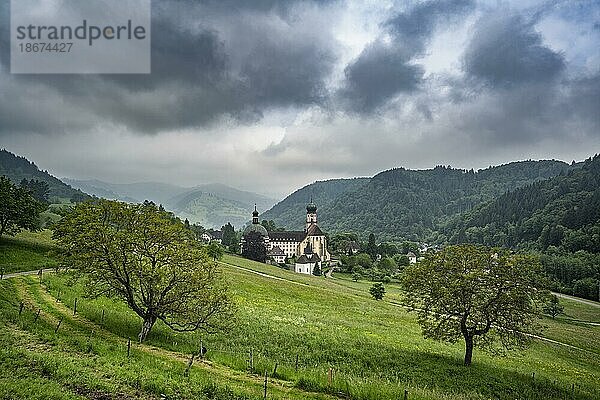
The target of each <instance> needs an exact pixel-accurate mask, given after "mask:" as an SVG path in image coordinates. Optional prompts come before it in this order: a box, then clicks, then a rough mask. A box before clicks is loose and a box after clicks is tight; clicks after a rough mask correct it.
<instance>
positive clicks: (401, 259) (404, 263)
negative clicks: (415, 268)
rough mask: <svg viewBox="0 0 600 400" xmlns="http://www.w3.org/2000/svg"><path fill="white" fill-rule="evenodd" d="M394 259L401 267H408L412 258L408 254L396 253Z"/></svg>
mask: <svg viewBox="0 0 600 400" xmlns="http://www.w3.org/2000/svg"><path fill="white" fill-rule="evenodd" d="M394 261H396V264H397V265H398V266H399V267H408V266H409V265H410V259H409V258H408V256H407V255H406V254H396V255H395V256H394Z"/></svg>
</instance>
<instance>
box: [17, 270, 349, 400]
mask: <svg viewBox="0 0 600 400" xmlns="http://www.w3.org/2000/svg"><path fill="white" fill-rule="evenodd" d="M34 272H35V273H37V272H36V271H34ZM29 275H31V274H29ZM15 277H18V276H15ZM16 288H17V292H18V295H19V297H21V299H22V300H23V301H24V302H25V304H26V305H27V306H28V308H29V309H30V310H31V311H35V310H37V309H40V310H41V313H40V316H39V318H40V319H44V320H45V321H47V322H48V323H50V324H54V325H56V324H57V323H58V321H59V319H61V320H63V321H64V322H63V324H62V325H61V328H60V330H61V331H63V332H64V331H70V330H74V331H80V333H81V331H90V332H93V334H94V336H95V337H101V338H102V339H103V340H106V341H110V342H113V343H115V342H116V343H119V344H121V345H122V346H123V347H124V348H126V343H127V339H126V338H123V337H121V336H118V335H117V334H115V333H113V332H111V331H109V330H107V329H104V327H102V326H101V325H98V324H96V323H95V322H93V321H90V320H88V319H86V318H85V317H83V316H82V315H81V314H76V315H73V311H72V310H71V309H70V308H69V307H67V306H66V305H65V304H63V303H62V302H59V301H57V300H56V298H55V297H53V296H52V295H51V294H50V293H48V292H47V291H46V290H45V287H44V286H39V285H37V284H36V286H35V288H34V289H31V288H30V287H29V286H28V285H27V284H26V283H25V282H24V281H23V280H20V281H19V282H18V283H17V285H16ZM34 291H35V292H34ZM36 296H37V297H39V299H36ZM56 314H58V315H59V316H60V317H58V316H57V315H56ZM131 344H132V350H137V351H142V352H145V353H147V354H152V355H154V356H157V357H164V358H168V359H171V360H175V361H178V362H180V363H183V364H186V365H187V363H188V362H189V359H190V355H188V354H183V353H178V352H174V351H170V350H166V349H163V348H160V347H155V346H151V345H147V344H139V343H137V342H133V341H132V343H131ZM193 368H194V369H195V368H199V369H203V370H206V371H209V372H210V373H214V374H216V375H218V376H220V377H222V378H224V379H229V380H233V381H237V382H240V383H241V384H252V385H256V386H260V387H262V385H263V382H264V377H262V376H258V375H249V374H247V373H246V372H243V371H238V370H235V369H232V368H229V367H227V366H224V365H219V364H215V363H213V362H211V361H209V360H202V359H196V360H195V362H194V365H193ZM268 386H269V388H270V391H271V392H274V394H277V395H279V396H284V397H285V394H286V393H289V394H295V395H296V396H302V397H305V398H316V399H336V398H337V397H334V396H330V395H327V394H325V393H320V392H308V391H303V390H301V389H297V388H296V387H295V386H294V382H291V381H286V380H282V379H273V378H269V383H268Z"/></svg>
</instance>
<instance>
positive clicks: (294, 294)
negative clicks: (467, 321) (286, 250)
mask: <svg viewBox="0 0 600 400" xmlns="http://www.w3.org/2000/svg"><path fill="white" fill-rule="evenodd" d="M38 265H39V264H36V265H35V266H34V267H33V268H30V269H36V268H37V267H38ZM222 266H223V273H224V276H225V278H226V279H227V280H228V281H229V283H230V286H231V291H232V294H233V297H234V299H235V303H236V304H237V313H236V319H235V321H234V323H233V324H232V327H231V329H229V330H228V331H226V332H220V333H217V334H207V333H205V332H196V333H193V334H190V333H187V334H181V333H175V332H173V331H170V330H169V329H167V328H166V327H165V326H164V325H162V324H161V323H158V324H157V325H156V326H155V328H154V329H153V331H152V332H151V334H150V336H149V338H148V341H147V342H146V343H145V344H143V345H138V344H137V343H135V342H132V345H131V349H130V354H129V357H128V355H127V342H128V338H131V339H132V341H134V339H135V338H136V336H137V333H138V330H139V327H140V321H139V318H138V317H137V316H135V315H134V314H133V312H131V311H129V310H128V309H127V307H126V306H125V305H123V304H121V303H119V302H115V301H114V300H111V299H107V298H99V299H95V300H91V299H87V298H85V293H84V292H83V288H82V286H81V285H80V283H78V282H76V281H74V280H73V275H71V274H68V273H60V274H45V276H44V277H43V282H42V283H40V281H39V278H38V277H37V276H30V277H20V278H12V279H8V280H4V281H2V282H0V371H3V372H2V374H0V398H2V399H22V398H27V399H29V398H32V399H36V398H39V399H46V398H53V399H129V398H131V399H138V398H148V399H160V398H167V399H191V398H193V399H262V398H263V396H264V375H265V372H266V374H267V376H268V383H267V398H269V399H306V398H314V399H334V398H338V399H340V398H341V399H403V398H404V395H405V394H406V396H407V398H408V399H457V400H458V399H598V398H600V341H598V339H597V338H598V337H599V334H600V326H596V325H593V324H590V322H598V321H600V308H598V307H594V306H592V305H586V304H581V303H577V302H575V301H570V300H566V299H561V303H562V304H563V305H564V307H565V315H561V316H559V317H557V318H556V319H554V320H553V319H551V318H544V320H543V321H542V322H543V324H544V325H545V326H546V328H545V329H544V331H543V332H540V336H543V337H544V338H545V340H544V339H535V340H533V341H532V344H531V346H530V347H529V348H528V349H527V350H525V351H521V352H507V353H505V354H503V355H490V354H487V353H484V352H481V351H478V350H476V352H475V356H474V364H473V365H472V366H471V367H468V368H467V367H464V366H463V365H462V357H463V351H464V349H463V346H462V344H461V343H457V344H454V345H446V344H442V343H438V342H434V341H431V340H425V339H423V338H422V336H421V332H420V328H419V326H418V325H417V324H416V320H415V317H414V315H412V314H410V313H408V312H406V310H405V309H404V308H403V307H402V305H401V303H402V292H401V290H400V288H399V287H398V286H396V285H394V284H390V285H386V290H387V294H386V297H385V298H384V300H383V301H375V300H372V299H371V297H370V295H369V293H368V288H369V287H370V285H371V283H370V282H367V281H358V282H353V281H352V280H351V279H350V277H348V276H344V275H336V274H334V277H333V278H325V277H313V276H304V275H298V274H294V273H292V272H289V271H285V270H282V269H280V268H277V267H273V266H269V265H265V264H260V263H256V262H252V261H248V260H244V259H241V258H238V257H235V256H230V255H228V256H225V258H224V259H223V262H222ZM75 299H77V313H76V315H73V314H74V313H73V307H74V303H75ZM21 302H23V305H24V308H23V311H22V313H21V315H19V307H20V304H21ZM38 311H39V316H38V317H37V318H36V315H37V313H38ZM59 322H60V326H58V325H59ZM57 326H58V330H57V331H56V328H57ZM55 331H56V332H55ZM201 343H202V344H203V345H204V346H205V347H206V348H207V349H208V352H207V354H206V356H205V357H204V358H203V359H200V358H196V359H195V360H194V363H193V365H192V367H191V368H190V369H189V371H188V373H186V368H187V366H188V363H189V359H190V356H191V354H192V353H197V352H198V349H199V347H200V344H201Z"/></svg>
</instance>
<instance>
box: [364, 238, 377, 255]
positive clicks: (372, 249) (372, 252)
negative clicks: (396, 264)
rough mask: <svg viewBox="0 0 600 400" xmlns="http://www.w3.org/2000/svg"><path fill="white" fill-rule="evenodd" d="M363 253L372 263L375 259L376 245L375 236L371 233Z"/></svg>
mask: <svg viewBox="0 0 600 400" xmlns="http://www.w3.org/2000/svg"><path fill="white" fill-rule="evenodd" d="M365 253H367V254H368V255H369V256H371V259H372V260H373V261H375V259H376V258H377V243H375V235H374V234H373V233H371V234H370V235H369V242H368V243H367V247H366V248H365Z"/></svg>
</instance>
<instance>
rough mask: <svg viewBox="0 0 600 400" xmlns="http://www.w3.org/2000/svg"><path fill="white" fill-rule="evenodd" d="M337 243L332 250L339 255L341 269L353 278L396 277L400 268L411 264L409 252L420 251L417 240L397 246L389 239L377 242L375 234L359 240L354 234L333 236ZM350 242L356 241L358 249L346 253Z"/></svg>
mask: <svg viewBox="0 0 600 400" xmlns="http://www.w3.org/2000/svg"><path fill="white" fill-rule="evenodd" d="M332 241H334V242H335V243H336V244H337V247H336V250H334V253H337V255H338V256H339V258H340V262H341V265H340V271H341V272H346V273H351V274H353V279H356V280H358V279H361V278H368V279H371V280H373V281H381V282H389V281H390V280H391V279H393V278H397V277H398V276H399V275H398V274H399V273H400V272H401V271H402V269H403V268H405V267H406V266H408V265H409V264H410V260H409V258H408V256H407V254H408V253H409V252H413V253H415V254H419V245H418V243H414V242H408V241H404V242H402V243H401V244H399V245H396V244H394V243H390V242H383V243H380V244H377V242H376V238H375V235H374V234H370V235H369V238H368V241H367V242H366V243H362V242H360V241H359V240H358V237H357V235H355V234H341V235H334V236H333V238H332ZM349 243H357V244H358V245H359V249H360V251H359V252H358V253H356V254H346V253H345V252H344V249H345V248H347V246H348V244H349Z"/></svg>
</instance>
